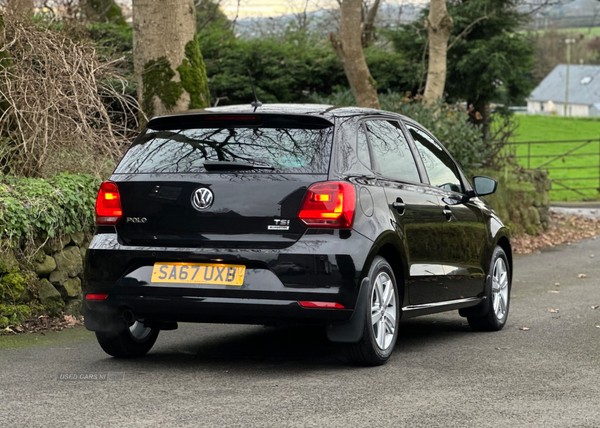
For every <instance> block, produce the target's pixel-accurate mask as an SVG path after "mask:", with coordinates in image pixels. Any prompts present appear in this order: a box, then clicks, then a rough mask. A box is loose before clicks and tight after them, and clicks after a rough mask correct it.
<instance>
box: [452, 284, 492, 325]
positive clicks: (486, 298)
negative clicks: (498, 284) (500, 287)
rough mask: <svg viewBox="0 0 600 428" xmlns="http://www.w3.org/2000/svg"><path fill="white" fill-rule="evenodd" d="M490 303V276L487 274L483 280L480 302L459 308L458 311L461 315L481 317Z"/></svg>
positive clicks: (486, 311)
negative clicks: (483, 285)
mask: <svg viewBox="0 0 600 428" xmlns="http://www.w3.org/2000/svg"><path fill="white" fill-rule="evenodd" d="M491 304H492V277H491V275H488V276H487V278H486V281H485V292H484V293H483V298H482V300H481V303H478V304H477V305H475V306H472V307H470V308H463V309H459V310H458V313H459V314H460V316H461V317H482V316H484V315H485V314H487V313H488V311H489V310H490V305H491Z"/></svg>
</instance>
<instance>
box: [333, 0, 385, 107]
mask: <svg viewBox="0 0 600 428" xmlns="http://www.w3.org/2000/svg"><path fill="white" fill-rule="evenodd" d="M361 9H362V1H361V0H343V1H342V6H341V17H340V31H339V36H336V35H335V34H333V33H331V34H330V37H331V44H332V45H333V48H334V49H335V52H336V53H337V55H338V57H339V58H340V61H341V63H342V66H343V67H344V72H345V73H346V77H347V78H348V82H349V83H350V88H352V93H353V94H354V98H355V99H356V105H357V106H359V107H370V108H376V109H378V108H379V100H378V99H377V89H376V87H375V80H374V79H373V77H372V76H371V73H370V72H369V67H368V66H367V62H366V61H365V54H364V52H363V48H362V43H361V38H362V37H361V30H360V21H361Z"/></svg>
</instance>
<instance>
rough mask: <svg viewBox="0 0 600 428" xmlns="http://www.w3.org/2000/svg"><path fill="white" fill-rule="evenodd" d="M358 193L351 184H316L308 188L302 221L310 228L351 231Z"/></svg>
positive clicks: (301, 216) (301, 210) (302, 209)
mask: <svg viewBox="0 0 600 428" xmlns="http://www.w3.org/2000/svg"><path fill="white" fill-rule="evenodd" d="M355 206H356V192H355V191H354V186H353V185H352V184H350V183H342V182H325V183H316V184H313V185H312V186H310V187H309V188H308V190H307V191H306V195H305V196H304V201H303V202H302V208H301V209H300V214H298V216H299V217H300V220H302V222H303V223H304V224H306V225H307V226H309V227H331V228H343V229H347V228H348V229H349V228H351V227H352V222H353V220H354V208H355Z"/></svg>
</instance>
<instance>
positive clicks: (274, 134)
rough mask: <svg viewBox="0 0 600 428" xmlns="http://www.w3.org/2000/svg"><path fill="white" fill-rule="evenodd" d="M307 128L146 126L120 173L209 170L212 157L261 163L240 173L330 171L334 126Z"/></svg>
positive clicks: (118, 170)
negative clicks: (148, 127) (147, 127)
mask: <svg viewBox="0 0 600 428" xmlns="http://www.w3.org/2000/svg"><path fill="white" fill-rule="evenodd" d="M238 123H239V122H238ZM212 125H218V124H217V123H214V124H212ZM224 125H225V124H224ZM308 128H309V129H307V128H302V127H295V128H288V127H263V126H252V125H249V126H246V127H245V126H232V127H226V126H223V127H210V128H209V127H198V128H187V129H158V130H156V129H146V130H145V131H144V132H143V133H142V134H141V135H140V136H139V137H138V138H137V139H136V140H135V141H134V143H133V145H132V146H131V148H130V149H129V150H128V152H127V153H126V154H125V156H124V157H123V159H122V160H121V162H120V163H119V165H118V166H117V169H116V170H115V173H116V174H131V173H196V172H206V168H205V167H204V164H205V163H210V162H219V163H226V162H232V163H243V164H252V165H256V167H257V169H250V170H241V171H238V170H236V171H235V172H236V173H244V172H246V173H248V172H251V173H265V172H278V173H311V174H315V173H318V174H320V173H327V171H328V168H329V157H330V155H331V144H332V139H333V126H327V127H317V128H315V127H308ZM223 170H225V171H226V170H227V168H225V169H223V168H221V172H223ZM232 170H234V169H232Z"/></svg>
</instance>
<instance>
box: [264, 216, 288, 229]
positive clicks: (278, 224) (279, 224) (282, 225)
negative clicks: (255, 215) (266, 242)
mask: <svg viewBox="0 0 600 428" xmlns="http://www.w3.org/2000/svg"><path fill="white" fill-rule="evenodd" d="M273 221H274V222H275V224H270V225H269V226H268V227H267V228H268V229H269V230H290V221H289V220H281V219H278V218H276V219H274V220H273Z"/></svg>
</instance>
